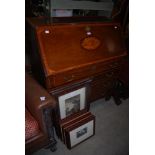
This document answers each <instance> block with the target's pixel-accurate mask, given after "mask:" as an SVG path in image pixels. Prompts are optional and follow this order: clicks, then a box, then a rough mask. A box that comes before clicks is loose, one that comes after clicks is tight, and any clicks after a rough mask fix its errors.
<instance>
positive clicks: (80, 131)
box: [64, 115, 95, 149]
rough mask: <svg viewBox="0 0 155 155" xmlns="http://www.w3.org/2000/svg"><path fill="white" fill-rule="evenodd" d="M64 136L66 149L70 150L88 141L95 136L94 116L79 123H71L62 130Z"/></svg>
mask: <svg viewBox="0 0 155 155" xmlns="http://www.w3.org/2000/svg"><path fill="white" fill-rule="evenodd" d="M64 135H65V137H64V139H65V144H66V146H67V148H68V149H72V148H73V147H75V146H77V145H78V144H80V143H82V142H83V141H85V140H87V139H89V138H90V137H92V136H93V135H95V116H94V115H90V116H88V117H86V118H84V119H82V120H81V121H79V122H76V123H73V124H72V125H70V126H69V127H68V128H66V129H64ZM75 135H76V136H75ZM76 140H77V141H76Z"/></svg>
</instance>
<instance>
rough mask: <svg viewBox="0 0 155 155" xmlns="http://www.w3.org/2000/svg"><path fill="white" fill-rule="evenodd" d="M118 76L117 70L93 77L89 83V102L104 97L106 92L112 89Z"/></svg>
mask: <svg viewBox="0 0 155 155" xmlns="http://www.w3.org/2000/svg"><path fill="white" fill-rule="evenodd" d="M118 75H119V70H112V71H109V72H106V73H104V74H101V75H99V76H95V77H94V78H93V81H92V83H91V95H90V102H92V101H94V100H96V99H99V98H101V97H104V96H106V94H107V92H108V91H109V90H111V89H113V85H114V82H115V79H116V78H117V77H118Z"/></svg>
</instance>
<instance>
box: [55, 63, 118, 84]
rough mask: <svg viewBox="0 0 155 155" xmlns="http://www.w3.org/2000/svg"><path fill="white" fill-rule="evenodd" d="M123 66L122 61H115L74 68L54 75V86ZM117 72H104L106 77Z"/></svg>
mask: <svg viewBox="0 0 155 155" xmlns="http://www.w3.org/2000/svg"><path fill="white" fill-rule="evenodd" d="M120 66H121V61H115V62H110V63H99V64H95V65H90V66H86V67H83V68H78V69H73V70H70V71H66V72H63V73H59V74H56V75H54V76H53V84H54V86H59V85H61V84H65V83H68V82H72V81H75V80H80V79H82V78H87V77H91V76H94V75H96V74H99V73H102V72H103V71H108V70H111V69H114V68H115V69H116V68H119V67H120ZM113 74H115V73H114V72H107V73H106V74H104V76H105V77H107V78H110V77H112V76H113Z"/></svg>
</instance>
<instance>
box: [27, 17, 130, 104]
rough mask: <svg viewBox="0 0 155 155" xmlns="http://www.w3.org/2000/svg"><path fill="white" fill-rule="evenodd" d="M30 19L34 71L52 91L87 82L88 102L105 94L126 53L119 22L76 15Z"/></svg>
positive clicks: (41, 81)
mask: <svg viewBox="0 0 155 155" xmlns="http://www.w3.org/2000/svg"><path fill="white" fill-rule="evenodd" d="M85 19H86V18H85ZM87 19H88V18H87ZM27 21H28V23H29V32H30V35H31V36H30V38H31V45H32V46H31V58H32V61H31V63H32V71H33V73H34V75H35V76H36V78H37V79H38V81H39V82H40V83H41V84H42V85H43V86H44V87H45V88H46V89H47V90H48V92H49V93H51V94H54V93H55V92H57V91H62V90H63V91H65V90H67V89H68V88H72V87H74V86H78V84H80V83H82V82H83V83H85V82H88V83H89V90H90V91H89V98H88V101H89V102H92V101H94V100H96V99H99V98H101V97H106V94H108V92H110V90H111V89H112V88H113V84H114V82H115V81H116V80H117V77H118V76H119V74H120V72H121V67H122V66H123V64H124V59H125V57H126V56H127V52H126V49H125V46H124V42H123V40H122V37H121V27H120V25H119V23H113V22H108V21H107V22H104V21H103V20H102V19H101V18H100V19H96V20H95V19H93V20H89V21H86V20H84V19H82V18H81V20H80V18H77V17H76V18H75V17H74V18H71V17H70V18H69V17H68V18H60V17H59V18H50V19H49V18H29V19H28V20H27Z"/></svg>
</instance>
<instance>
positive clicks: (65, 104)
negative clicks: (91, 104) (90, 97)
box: [58, 87, 86, 119]
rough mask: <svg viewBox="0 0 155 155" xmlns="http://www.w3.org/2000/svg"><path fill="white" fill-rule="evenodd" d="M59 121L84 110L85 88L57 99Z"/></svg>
mask: <svg viewBox="0 0 155 155" xmlns="http://www.w3.org/2000/svg"><path fill="white" fill-rule="evenodd" d="M58 102H59V111H60V119H64V118H66V117H68V116H70V115H72V114H75V113H77V112H79V111H80V110H83V109H84V108H86V88H85V87H82V88H80V89H78V90H75V91H72V92H70V93H67V94H64V95H62V96H59V97H58Z"/></svg>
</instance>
